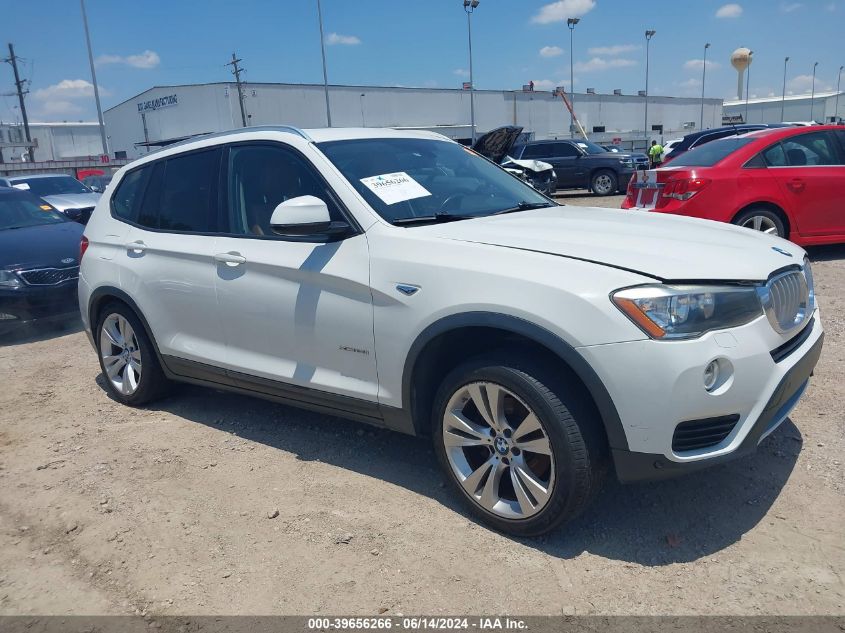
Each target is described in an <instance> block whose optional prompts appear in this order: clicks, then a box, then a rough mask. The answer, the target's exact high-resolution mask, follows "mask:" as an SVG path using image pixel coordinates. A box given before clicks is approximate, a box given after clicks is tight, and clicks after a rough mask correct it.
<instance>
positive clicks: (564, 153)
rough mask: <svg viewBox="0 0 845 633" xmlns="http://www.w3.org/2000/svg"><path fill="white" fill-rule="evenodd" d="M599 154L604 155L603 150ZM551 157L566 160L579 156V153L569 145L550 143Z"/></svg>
mask: <svg viewBox="0 0 845 633" xmlns="http://www.w3.org/2000/svg"><path fill="white" fill-rule="evenodd" d="M601 153H602V154H604V150H602V151H601ZM551 155H552V156H555V157H557V158H568V157H570V156H580V153H579V152H578V150H577V149H575V147H574V146H573V145H570V144H569V143H552V154H551Z"/></svg>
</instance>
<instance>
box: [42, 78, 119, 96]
mask: <svg viewBox="0 0 845 633" xmlns="http://www.w3.org/2000/svg"><path fill="white" fill-rule="evenodd" d="M110 94H111V93H110V92H109V91H108V90H106V89H105V88H103V87H102V86H100V96H103V97H105V96H108V95H110ZM33 96H34V97H35V98H36V99H38V100H39V101H67V100H68V99H86V98H89V97H93V96H94V84H92V83H91V82H90V81H86V80H85V79H62V80H61V81H60V82H59V83H57V84H53V85H52V86H47V87H46V88H39V89H38V90H36V91H35V92H34V93H33Z"/></svg>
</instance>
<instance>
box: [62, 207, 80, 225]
mask: <svg viewBox="0 0 845 633" xmlns="http://www.w3.org/2000/svg"><path fill="white" fill-rule="evenodd" d="M65 215H66V216H67V217H68V218H70V219H71V220H73V221H74V222H82V209H65Z"/></svg>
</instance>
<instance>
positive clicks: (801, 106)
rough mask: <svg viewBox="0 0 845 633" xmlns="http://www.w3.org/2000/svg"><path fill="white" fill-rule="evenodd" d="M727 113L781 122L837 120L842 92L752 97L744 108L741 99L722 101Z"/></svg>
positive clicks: (844, 103) (843, 105) (844, 110)
mask: <svg viewBox="0 0 845 633" xmlns="http://www.w3.org/2000/svg"><path fill="white" fill-rule="evenodd" d="M837 95H838V98H837ZM837 106H838V108H839V111H838V112H837ZM746 109H747V113H748V114H747V116H746ZM781 112H782V113H783V115H782V116H781ZM728 117H730V118H731V119H732V120H733V122H734V123H740V122H742V123H780V122H782V121H816V122H817V123H836V122H839V121H842V120H843V119H845V92H839V93H837V92H817V93H816V94H815V96H812V95H809V94H802V95H786V96H785V97H784V96H780V97H764V98H755V99H749V100H748V105H747V108H746V102H745V100H744V99H743V100H738V101H725V118H726V119H727V118H728Z"/></svg>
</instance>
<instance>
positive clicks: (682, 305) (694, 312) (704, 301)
mask: <svg viewBox="0 0 845 633" xmlns="http://www.w3.org/2000/svg"><path fill="white" fill-rule="evenodd" d="M611 299H612V300H613V303H614V304H616V307H618V308H619V309H620V310H622V312H623V313H624V314H625V315H626V316H627V317H628V318H629V319H631V320H632V321H633V322H634V323H635V324H636V325H637V326H639V328H640V329H641V330H642V331H643V332H645V333H646V334H648V335H649V336H650V337H651V338H654V339H663V340H678V339H690V338H697V337H699V336H701V335H702V334H704V333H705V332H709V331H710V330H722V329H725V328H730V327H737V326H739V325H744V324H746V323H749V322H751V321H753V320H754V319H756V318H757V317H758V316H760V315H762V314H763V306H762V304H761V303H760V298H759V296H758V295H757V291H756V289H755V288H748V287H742V286H687V285H683V286H682V285H678V286H668V285H667V286H662V285H653V286H636V287H634V288H625V289H623V290H618V291H616V292H614V293H613V294H612V295H611Z"/></svg>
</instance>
